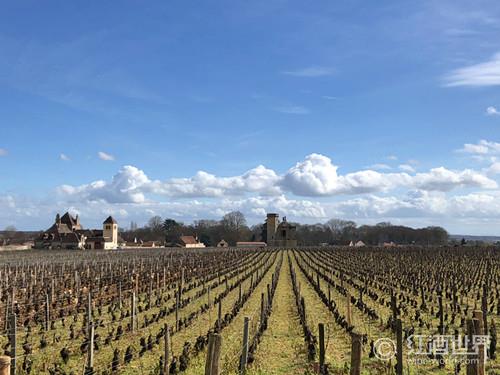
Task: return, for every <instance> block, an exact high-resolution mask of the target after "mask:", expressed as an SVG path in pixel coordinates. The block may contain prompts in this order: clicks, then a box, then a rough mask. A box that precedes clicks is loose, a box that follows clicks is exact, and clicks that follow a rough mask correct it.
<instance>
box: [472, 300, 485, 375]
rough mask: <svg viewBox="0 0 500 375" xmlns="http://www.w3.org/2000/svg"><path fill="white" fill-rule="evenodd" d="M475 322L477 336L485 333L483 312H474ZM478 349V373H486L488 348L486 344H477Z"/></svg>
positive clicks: (482, 374)
mask: <svg viewBox="0 0 500 375" xmlns="http://www.w3.org/2000/svg"><path fill="white" fill-rule="evenodd" d="M473 316H474V319H473V323H474V333H475V335H477V336H482V335H484V334H485V333H484V325H483V312H482V311H480V310H476V311H474V312H473ZM477 350H478V361H477V375H484V373H485V363H486V348H485V345H484V344H479V345H478V346H477Z"/></svg>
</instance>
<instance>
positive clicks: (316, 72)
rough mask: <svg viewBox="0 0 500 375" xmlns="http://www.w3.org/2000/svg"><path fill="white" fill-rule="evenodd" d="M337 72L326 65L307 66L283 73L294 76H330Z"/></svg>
mask: <svg viewBox="0 0 500 375" xmlns="http://www.w3.org/2000/svg"><path fill="white" fill-rule="evenodd" d="M334 73H335V69H333V68H329V67H324V66H310V67H307V68H302V69H296V70H289V71H284V72H283V74H286V75H290V76H294V77H310V78H313V77H323V76H330V75H332V74H334Z"/></svg>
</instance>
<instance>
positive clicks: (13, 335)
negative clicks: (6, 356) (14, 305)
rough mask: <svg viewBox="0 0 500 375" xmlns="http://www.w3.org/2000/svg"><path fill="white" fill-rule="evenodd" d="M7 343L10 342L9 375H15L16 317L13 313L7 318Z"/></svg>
mask: <svg viewBox="0 0 500 375" xmlns="http://www.w3.org/2000/svg"><path fill="white" fill-rule="evenodd" d="M9 330H10V334H9V342H10V356H11V361H10V366H11V367H10V375H16V357H17V349H16V347H17V332H16V331H17V317H16V314H15V313H14V312H12V313H11V314H10V318H9Z"/></svg>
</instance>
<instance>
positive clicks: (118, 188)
mask: <svg viewBox="0 0 500 375" xmlns="http://www.w3.org/2000/svg"><path fill="white" fill-rule="evenodd" d="M150 182H151V181H150V180H149V179H148V177H147V176H146V174H145V173H144V172H143V171H142V170H140V169H138V168H136V167H133V166H131V165H126V166H124V167H123V168H121V169H120V170H119V171H118V173H117V174H115V175H114V176H113V178H112V179H111V181H110V182H106V181H102V180H98V181H94V182H92V183H90V184H85V185H80V186H71V185H62V186H60V187H59V188H58V189H57V190H58V192H59V193H60V194H61V195H63V196H64V197H66V198H70V199H72V200H76V201H105V202H108V203H143V202H145V200H146V198H145V196H144V191H143V190H142V189H143V188H144V187H147V186H148V185H149V184H150Z"/></svg>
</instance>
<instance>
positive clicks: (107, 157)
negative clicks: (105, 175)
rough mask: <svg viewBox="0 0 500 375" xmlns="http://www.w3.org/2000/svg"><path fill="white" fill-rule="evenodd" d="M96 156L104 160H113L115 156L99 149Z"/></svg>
mask: <svg viewBox="0 0 500 375" xmlns="http://www.w3.org/2000/svg"><path fill="white" fill-rule="evenodd" d="M97 156H98V157H99V159H101V160H104V161H113V160H115V157H114V156H113V155H111V154H108V153H106V152H104V151H99V152H98V153H97Z"/></svg>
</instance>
